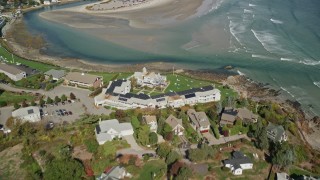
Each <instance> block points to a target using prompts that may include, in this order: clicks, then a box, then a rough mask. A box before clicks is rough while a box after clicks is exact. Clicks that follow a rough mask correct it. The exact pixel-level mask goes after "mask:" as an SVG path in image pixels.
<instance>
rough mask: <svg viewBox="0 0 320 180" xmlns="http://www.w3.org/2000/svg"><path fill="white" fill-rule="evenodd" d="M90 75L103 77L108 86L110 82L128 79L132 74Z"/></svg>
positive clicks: (100, 73) (102, 73)
mask: <svg viewBox="0 0 320 180" xmlns="http://www.w3.org/2000/svg"><path fill="white" fill-rule="evenodd" d="M89 74H94V75H99V76H102V77H103V83H104V84H106V85H108V83H109V81H113V80H116V79H127V78H128V77H129V76H131V75H132V73H105V72H92V73H89Z"/></svg>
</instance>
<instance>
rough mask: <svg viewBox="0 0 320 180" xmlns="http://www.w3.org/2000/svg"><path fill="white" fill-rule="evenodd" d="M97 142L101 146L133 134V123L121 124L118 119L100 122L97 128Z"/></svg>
mask: <svg viewBox="0 0 320 180" xmlns="http://www.w3.org/2000/svg"><path fill="white" fill-rule="evenodd" d="M95 134H96V138H97V141H98V143H99V144H100V145H102V144H104V143H105V142H107V141H112V140H113V139H114V138H121V137H123V136H128V135H132V134H133V128H132V125H131V123H119V121H118V120H117V119H111V120H105V121H100V122H99V124H98V125H96V128H95Z"/></svg>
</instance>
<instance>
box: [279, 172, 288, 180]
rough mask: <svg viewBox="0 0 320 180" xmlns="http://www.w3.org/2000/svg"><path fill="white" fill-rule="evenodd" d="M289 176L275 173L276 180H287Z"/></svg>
mask: <svg viewBox="0 0 320 180" xmlns="http://www.w3.org/2000/svg"><path fill="white" fill-rule="evenodd" d="M289 179H290V176H289V175H288V174H287V173H284V172H282V173H277V175H276V180H289Z"/></svg>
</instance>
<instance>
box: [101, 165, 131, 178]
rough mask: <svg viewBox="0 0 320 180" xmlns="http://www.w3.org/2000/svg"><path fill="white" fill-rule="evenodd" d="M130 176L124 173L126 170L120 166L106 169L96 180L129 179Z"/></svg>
mask: <svg viewBox="0 0 320 180" xmlns="http://www.w3.org/2000/svg"><path fill="white" fill-rule="evenodd" d="M131 177H132V175H131V174H130V173H128V172H126V169H125V168H124V167H121V166H115V167H112V168H110V169H109V168H108V169H106V170H105V172H103V173H102V174H101V175H100V177H98V178H97V180H118V179H125V178H128V179H130V178H131Z"/></svg>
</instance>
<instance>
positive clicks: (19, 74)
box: [0, 63, 27, 81]
mask: <svg viewBox="0 0 320 180" xmlns="http://www.w3.org/2000/svg"><path fill="white" fill-rule="evenodd" d="M0 73H4V74H5V75H7V76H8V77H9V78H10V79H12V80H13V81H19V80H21V79H22V78H25V77H26V76H27V73H26V72H25V71H23V70H21V69H19V68H17V67H15V66H14V65H8V64H5V63H0Z"/></svg>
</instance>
